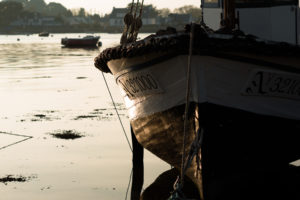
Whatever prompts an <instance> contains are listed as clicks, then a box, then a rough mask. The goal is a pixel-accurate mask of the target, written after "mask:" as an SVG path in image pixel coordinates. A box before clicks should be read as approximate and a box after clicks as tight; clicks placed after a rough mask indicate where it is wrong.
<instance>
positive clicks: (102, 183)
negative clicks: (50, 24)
mask: <svg viewBox="0 0 300 200" xmlns="http://www.w3.org/2000/svg"><path fill="white" fill-rule="evenodd" d="M77 35H78V34H76V36H77ZM66 36H68V37H72V35H69V34H68V35H65V34H54V35H53V37H48V38H44V39H43V40H41V38H39V37H38V36H37V35H36V34H35V35H29V36H26V35H13V36H3V35H0V110H1V113H0V132H7V133H12V134H19V135H26V136H30V137H32V139H30V140H27V141H25V142H23V143H19V144H17V145H14V146H10V147H8V148H6V149H3V150H1V151H0V159H1V166H0V178H1V177H4V178H5V177H6V178H7V177H8V175H13V176H12V177H19V176H18V175H21V176H22V177H31V176H32V174H36V176H37V177H38V178H36V179H31V180H30V181H28V182H20V183H18V182H7V185H4V184H0V190H1V199H9V200H20V199H24V200H27V199H28V200H29V199H30V200H31V199H43V200H50V199H51V200H52V199H57V200H65V199H73V200H82V199H105V200H119V199H123V198H124V196H125V194H126V190H127V185H128V176H129V174H130V172H131V167H132V166H131V151H130V149H129V148H128V144H127V142H126V141H125V140H124V135H123V133H122V130H121V127H120V126H119V122H118V121H117V116H116V114H115V112H114V110H113V106H112V104H111V102H110V98H109V96H108V93H107V89H106V87H105V84H104V82H103V80H102V76H101V75H100V72H99V71H98V70H97V69H96V68H95V67H94V57H96V56H97V55H98V54H99V52H100V51H101V49H102V48H103V49H104V48H106V47H108V46H111V45H114V44H117V43H118V42H119V38H120V35H119V34H101V41H102V43H103V46H102V47H101V48H99V49H97V48H96V49H83V48H63V47H62V46H61V44H60V39H61V38H63V37H66ZM17 38H19V39H20V40H19V41H17ZM107 81H108V82H109V85H110V90H111V92H112V94H113V96H114V99H115V101H116V103H117V105H118V108H119V112H120V113H121V119H122V121H123V124H124V125H125V129H126V131H127V132H128V133H129V132H130V131H129V130H130V129H129V121H128V117H127V112H126V110H125V109H124V105H123V100H122V98H121V96H120V94H119V88H117V86H116V85H115V81H114V79H113V77H112V76H109V75H107ZM57 130H61V131H64V130H66V131H68V130H74V131H76V132H78V133H84V135H85V137H81V138H78V139H76V140H61V139H57V138H55V137H53V136H52V135H50V134H49V133H54V132H56V131H57ZM18 139H19V138H14V137H13V136H10V137H6V136H4V135H3V134H2V135H1V134H0V142H1V146H5V145H9V144H11V143H13V142H16V141H18ZM145 167H146V172H145V173H146V174H145V186H147V185H148V184H150V183H151V182H152V180H153V178H154V177H155V176H156V174H159V173H160V172H161V171H163V170H165V169H166V168H168V165H167V164H165V163H164V162H162V161H160V160H159V159H158V158H156V157H155V156H153V155H152V154H150V153H147V155H146V156H145ZM147 169H148V170H147ZM3 180H7V179H3ZM25 194H26V195H25Z"/></svg>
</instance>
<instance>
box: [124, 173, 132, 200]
mask: <svg viewBox="0 0 300 200" xmlns="http://www.w3.org/2000/svg"><path fill="white" fill-rule="evenodd" d="M132 173H133V169H131V172H130V176H129V182H128V186H127V190H126V196H125V200H127V197H128V192H129V187H130V184H131V180H132Z"/></svg>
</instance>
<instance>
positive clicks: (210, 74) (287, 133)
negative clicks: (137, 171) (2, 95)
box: [108, 52, 300, 191]
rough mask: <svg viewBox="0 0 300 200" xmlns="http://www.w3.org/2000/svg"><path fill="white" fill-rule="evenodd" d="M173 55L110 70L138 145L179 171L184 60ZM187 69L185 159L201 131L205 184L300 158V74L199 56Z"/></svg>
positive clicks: (112, 64) (122, 62) (129, 61)
mask: <svg viewBox="0 0 300 200" xmlns="http://www.w3.org/2000/svg"><path fill="white" fill-rule="evenodd" d="M170 55H172V54H169V53H166V52H165V53H151V54H148V55H143V56H136V57H133V58H121V59H116V60H111V61H109V62H108V67H109V69H110V70H111V72H112V73H113V75H114V76H115V79H116V82H117V84H118V85H119V86H120V89H121V93H122V95H123V97H124V100H125V104H126V107H127V109H128V112H129V117H130V122H131V125H132V127H133V130H134V133H135V135H136V137H137V140H138V141H139V142H140V143H141V144H142V146H143V147H145V148H146V149H148V150H149V151H150V152H152V153H154V154H155V155H157V156H158V157H160V158H161V159H162V160H164V161H166V162H167V163H169V164H170V165H172V166H174V167H176V168H178V169H180V165H181V156H182V141H183V122H184V121H183V118H184V117H183V116H184V104H185V93H186V68H187V61H188V56H187V55H177V56H170ZM261 61H262V60H261ZM191 63H192V64H191V75H192V77H191V85H192V86H191V98H190V101H191V108H192V109H191V110H192V112H191V113H190V115H189V123H188V131H187V146H186V152H188V151H189V150H190V146H191V143H192V142H193V140H194V138H195V134H196V130H197V128H199V127H201V128H202V129H203V130H204V141H203V148H202V150H201V151H202V154H201V156H202V164H203V170H205V173H204V174H205V175H204V180H203V181H204V182H205V183H209V180H210V176H212V175H213V174H224V173H225V174H226V173H229V172H234V171H247V170H248V171H249V170H253V169H254V168H267V167H269V165H270V163H272V162H276V163H277V165H276V166H275V168H280V167H282V166H285V165H287V164H288V163H289V162H291V161H293V160H295V159H297V158H299V157H300V151H299V150H298V149H297V142H296V141H297V138H298V137H299V131H300V127H299V125H298V124H299V120H300V101H299V100H300V98H299V97H300V73H299V71H300V70H299V68H300V66H297V64H296V65H291V66H289V67H287V68H284V69H285V70H282V69H283V68H282V67H280V66H281V65H280V64H278V63H273V64H272V63H270V62H266V61H263V62H249V59H248V60H247V62H243V61H242V60H241V59H240V57H239V59H232V57H230V58H224V57H214V56H202V55H194V56H193V57H192V60H191ZM266 63H267V64H266ZM258 163H259V164H258ZM196 168H197V164H196V162H195V160H194V161H193V162H192V164H191V166H190V168H189V169H188V171H187V176H189V178H191V180H192V181H193V182H194V183H195V184H196V185H197V186H198V188H199V190H200V189H201V184H202V182H201V178H199V177H196V176H195V174H196V172H197V170H196ZM205 185H206V186H205V187H207V185H209V184H205ZM206 191H208V190H206Z"/></svg>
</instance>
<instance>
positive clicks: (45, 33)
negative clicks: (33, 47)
mask: <svg viewBox="0 0 300 200" xmlns="http://www.w3.org/2000/svg"><path fill="white" fill-rule="evenodd" d="M39 36H40V37H48V36H49V32H45V31H43V32H40V33H39Z"/></svg>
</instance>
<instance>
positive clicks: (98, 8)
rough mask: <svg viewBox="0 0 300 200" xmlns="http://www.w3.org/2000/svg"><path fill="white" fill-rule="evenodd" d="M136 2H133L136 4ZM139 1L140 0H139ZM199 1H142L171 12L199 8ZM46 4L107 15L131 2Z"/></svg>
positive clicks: (106, 0) (86, 0) (64, 0)
mask: <svg viewBox="0 0 300 200" xmlns="http://www.w3.org/2000/svg"><path fill="white" fill-rule="evenodd" d="M136 1H137V0H135V2H136ZM140 1H141V0H140ZM200 1H201V0H144V4H146V5H147V4H152V5H154V6H155V7H156V8H157V9H161V8H169V9H170V10H173V9H174V8H178V7H181V6H184V5H194V6H198V7H199V6H200ZM45 2H46V3H49V2H57V3H60V4H62V5H64V6H65V7H66V8H68V9H73V8H75V9H76V8H85V10H86V11H88V12H90V13H98V14H107V13H110V12H111V11H112V9H113V7H119V8H122V7H125V6H126V5H127V4H129V3H131V2H132V0H45Z"/></svg>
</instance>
